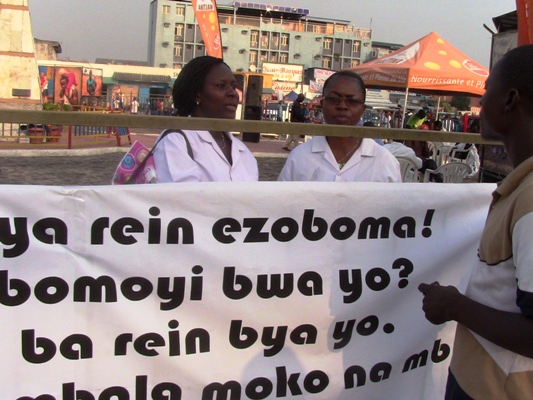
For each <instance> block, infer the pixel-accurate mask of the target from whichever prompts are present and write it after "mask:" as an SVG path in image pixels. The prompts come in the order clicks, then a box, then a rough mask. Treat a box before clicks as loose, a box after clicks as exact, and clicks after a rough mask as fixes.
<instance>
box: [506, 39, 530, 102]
mask: <svg viewBox="0 0 533 400" xmlns="http://www.w3.org/2000/svg"><path fill="white" fill-rule="evenodd" d="M498 64H499V66H500V68H501V69H500V76H498V80H500V82H501V83H502V84H503V85H504V86H505V87H507V88H509V87H514V88H515V89H516V90H518V93H519V94H520V95H521V96H522V97H524V98H526V99H527V100H528V101H529V102H530V103H531V104H532V106H533V44H528V45H524V46H519V47H516V48H514V49H512V50H511V51H509V52H508V53H507V54H505V55H504V56H503V57H502V58H501V59H500V61H499V62H498Z"/></svg>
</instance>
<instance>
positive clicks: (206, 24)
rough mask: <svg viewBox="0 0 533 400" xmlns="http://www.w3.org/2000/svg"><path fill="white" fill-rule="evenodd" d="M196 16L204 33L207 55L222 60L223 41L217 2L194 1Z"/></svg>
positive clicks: (206, 0) (212, 0)
mask: <svg viewBox="0 0 533 400" xmlns="http://www.w3.org/2000/svg"><path fill="white" fill-rule="evenodd" d="M192 6H193V7H194V14H195V15H196V20H197V21H198V25H199V26H200V32H202V38H203V39H204V45H205V49H206V51H207V55H209V56H213V57H217V58H222V39H221V38H220V25H219V24H218V13H217V4H216V0H192Z"/></svg>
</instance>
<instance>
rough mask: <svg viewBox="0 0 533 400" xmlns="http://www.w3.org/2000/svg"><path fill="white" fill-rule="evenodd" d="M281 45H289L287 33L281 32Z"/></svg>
mask: <svg viewBox="0 0 533 400" xmlns="http://www.w3.org/2000/svg"><path fill="white" fill-rule="evenodd" d="M281 45H282V46H288V45H289V35H288V34H286V33H282V34H281Z"/></svg>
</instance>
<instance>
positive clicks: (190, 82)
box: [172, 56, 231, 117]
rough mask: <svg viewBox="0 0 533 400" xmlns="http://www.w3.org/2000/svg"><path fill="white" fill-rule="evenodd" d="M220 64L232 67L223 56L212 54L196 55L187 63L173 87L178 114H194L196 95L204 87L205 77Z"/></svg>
mask: <svg viewBox="0 0 533 400" xmlns="http://www.w3.org/2000/svg"><path fill="white" fill-rule="evenodd" d="M219 64H224V65H225V66H226V67H228V68H230V67H229V65H228V64H226V63H225V62H224V61H223V60H222V59H221V58H216V57H211V56H201V57H196V58H193V59H192V60H191V61H189V62H188V63H187V64H185V66H184V67H183V69H182V70H181V71H180V73H179V75H178V78H177V79H176V81H175V82H174V86H173V87H172V98H173V101H174V108H175V109H176V110H177V115H179V116H180V117H186V116H188V115H191V114H192V111H193V109H194V107H195V106H196V102H195V96H196V95H197V94H198V92H200V91H201V90H202V88H203V87H204V84H205V78H206V77H207V75H208V74H209V71H211V68H213V67H214V66H215V65H219ZM230 70H231V68H230Z"/></svg>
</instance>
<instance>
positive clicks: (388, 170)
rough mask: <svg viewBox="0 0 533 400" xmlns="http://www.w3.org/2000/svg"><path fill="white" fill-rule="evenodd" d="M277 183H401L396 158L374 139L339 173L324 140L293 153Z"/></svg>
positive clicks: (299, 147) (318, 137)
mask: <svg viewBox="0 0 533 400" xmlns="http://www.w3.org/2000/svg"><path fill="white" fill-rule="evenodd" d="M278 181H319V182H401V181H402V178H401V175H400V165H399V163H398V161H397V160H396V158H395V157H394V156H393V155H392V154H391V153H390V152H389V151H388V150H385V149H384V148H382V146H380V145H379V144H377V143H376V142H374V141H373V140H372V139H363V141H362V143H361V145H360V146H359V148H358V149H357V150H356V151H355V153H354V154H353V155H352V157H351V158H350V159H349V160H348V162H347V163H346V164H345V165H344V167H343V168H342V169H339V165H338V164H337V160H336V159H335V156H334V155H333V152H332V151H331V148H330V147H329V144H328V142H327V140H326V138H325V137H324V136H316V137H314V138H313V139H311V140H309V141H307V142H305V143H303V144H301V145H299V146H298V147H296V148H295V149H294V150H292V151H291V153H290V155H289V158H288V159H287V162H286V163H285V166H284V167H283V170H282V171H281V174H280V175H279V177H278Z"/></svg>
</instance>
